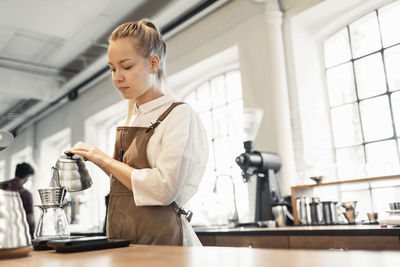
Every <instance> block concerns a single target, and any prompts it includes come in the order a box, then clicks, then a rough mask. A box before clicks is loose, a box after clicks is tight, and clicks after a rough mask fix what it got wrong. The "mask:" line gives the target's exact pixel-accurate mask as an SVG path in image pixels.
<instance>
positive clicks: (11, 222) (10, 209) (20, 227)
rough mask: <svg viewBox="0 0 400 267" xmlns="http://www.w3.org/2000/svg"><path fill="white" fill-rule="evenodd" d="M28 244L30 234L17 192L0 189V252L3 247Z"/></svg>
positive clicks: (16, 246) (25, 245)
mask: <svg viewBox="0 0 400 267" xmlns="http://www.w3.org/2000/svg"><path fill="white" fill-rule="evenodd" d="M30 245H31V235H30V233H29V226H28V223H27V220H26V213H25V210H24V206H23V204H22V200H21V198H20V196H19V194H18V193H17V192H11V191H5V190H0V254H1V251H2V250H3V249H11V248H19V247H27V246H30Z"/></svg>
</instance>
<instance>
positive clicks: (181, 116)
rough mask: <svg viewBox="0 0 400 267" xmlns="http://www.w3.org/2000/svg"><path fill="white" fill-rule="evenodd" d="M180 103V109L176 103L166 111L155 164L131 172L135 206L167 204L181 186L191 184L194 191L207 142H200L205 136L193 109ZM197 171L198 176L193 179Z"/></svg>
mask: <svg viewBox="0 0 400 267" xmlns="http://www.w3.org/2000/svg"><path fill="white" fill-rule="evenodd" d="M182 106H186V107H185V108H183V109H184V111H183V112H182V109H179V111H177V109H178V107H179V106H178V107H176V108H175V109H174V110H173V111H172V112H171V113H170V114H169V115H168V116H171V115H172V116H171V118H170V119H169V120H168V121H164V122H165V123H167V124H166V126H165V128H164V133H163V136H162V141H161V147H160V153H159V155H158V157H157V160H156V163H155V166H154V167H153V168H145V169H136V170H134V171H133V172H132V175H131V182H132V191H133V194H134V199H135V204H136V205H138V206H143V205H162V206H165V205H169V204H170V203H172V202H173V201H175V200H176V198H177V197H178V196H179V194H181V193H182V190H183V188H184V187H186V188H191V191H192V193H193V194H194V193H195V192H196V191H197V187H198V184H199V183H200V180H201V177H202V175H203V173H202V172H204V169H205V163H204V159H206V158H207V157H208V144H207V141H205V142H201V140H203V139H204V140H206V138H204V137H205V131H204V128H203V127H202V124H201V122H200V119H199V118H198V116H197V114H196V113H195V111H194V110H192V109H191V108H190V107H189V106H187V105H182ZM167 118H168V117H167ZM199 136H200V137H201V138H199ZM199 139H200V142H196V140H199ZM203 165H204V166H203ZM201 169H203V171H201ZM199 174H200V178H195V179H194V180H193V177H196V175H197V176H199ZM188 180H191V181H188ZM178 204H180V203H178Z"/></svg>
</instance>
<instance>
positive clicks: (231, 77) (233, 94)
mask: <svg viewBox="0 0 400 267" xmlns="http://www.w3.org/2000/svg"><path fill="white" fill-rule="evenodd" d="M225 79H226V91H227V100H228V102H231V101H233V100H237V99H241V98H242V81H241V79H240V72H239V71H238V70H237V71H231V72H229V73H227V74H226V75H225Z"/></svg>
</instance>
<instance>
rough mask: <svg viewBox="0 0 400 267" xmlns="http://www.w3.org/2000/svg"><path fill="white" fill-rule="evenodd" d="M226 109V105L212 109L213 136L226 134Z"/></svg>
mask: <svg viewBox="0 0 400 267" xmlns="http://www.w3.org/2000/svg"><path fill="white" fill-rule="evenodd" d="M226 111H227V108H226V106H222V107H218V108H215V109H214V110H213V117H214V137H221V136H226V135H228V114H227V112H226Z"/></svg>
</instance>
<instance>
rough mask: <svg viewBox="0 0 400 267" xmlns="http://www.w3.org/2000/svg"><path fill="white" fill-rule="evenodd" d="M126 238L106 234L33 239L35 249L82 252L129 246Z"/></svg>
mask: <svg viewBox="0 0 400 267" xmlns="http://www.w3.org/2000/svg"><path fill="white" fill-rule="evenodd" d="M129 244H130V241H129V240H125V239H111V238H108V237H106V236H90V237H86V236H70V237H68V238H60V239H54V238H53V239H33V240H32V246H33V248H34V250H49V249H55V250H56V252H64V253H67V252H81V251H89V250H98V249H108V248H119V247H127V246H129Z"/></svg>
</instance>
